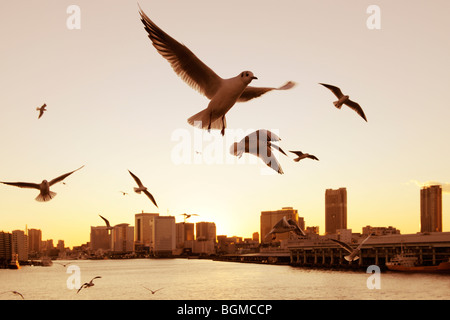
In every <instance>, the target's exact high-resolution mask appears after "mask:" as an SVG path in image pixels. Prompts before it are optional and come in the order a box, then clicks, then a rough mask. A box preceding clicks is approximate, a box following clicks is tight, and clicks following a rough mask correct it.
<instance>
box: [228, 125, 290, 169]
mask: <svg viewBox="0 0 450 320" xmlns="http://www.w3.org/2000/svg"><path fill="white" fill-rule="evenodd" d="M280 140H281V139H280V137H278V136H277V135H276V134H274V133H272V132H270V131H269V130H265V129H263V130H257V131H255V132H253V133H250V134H249V135H247V136H245V137H244V138H243V139H242V140H241V141H239V142H235V143H233V144H232V145H231V148H230V153H231V154H232V155H235V156H237V157H239V158H240V157H241V156H242V154H243V153H244V152H245V153H250V154H253V155H255V156H257V157H259V158H260V159H261V160H262V161H263V162H264V163H265V164H266V165H267V166H268V167H270V168H272V169H273V170H275V171H276V172H278V173H279V174H283V170H282V169H281V166H280V163H279V162H278V160H277V158H276V157H275V155H274V153H273V152H272V148H274V149H277V150H278V151H280V152H281V153H283V154H284V155H286V152H284V151H283V149H281V148H280V147H279V146H277V145H274V144H272V142H275V141H280Z"/></svg>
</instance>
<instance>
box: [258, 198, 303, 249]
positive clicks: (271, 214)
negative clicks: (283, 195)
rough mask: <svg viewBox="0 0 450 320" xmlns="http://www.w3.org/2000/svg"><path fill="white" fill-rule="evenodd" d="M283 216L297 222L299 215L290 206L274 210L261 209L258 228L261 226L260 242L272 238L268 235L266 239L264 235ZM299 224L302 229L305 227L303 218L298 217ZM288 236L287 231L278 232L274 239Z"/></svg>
mask: <svg viewBox="0 0 450 320" xmlns="http://www.w3.org/2000/svg"><path fill="white" fill-rule="evenodd" d="M283 217H286V219H287V220H289V219H292V220H294V221H295V222H296V223H297V224H299V217H298V210H297V209H294V208H292V207H283V208H281V210H275V211H261V217H260V228H261V233H260V236H261V243H262V242H270V241H272V238H271V237H269V238H268V239H265V237H266V235H267V234H268V233H269V232H270V230H272V228H273V226H274V225H275V224H276V223H277V222H278V221H280V220H281V219H283ZM300 222H301V225H300V224H299V227H300V228H301V229H302V230H304V229H305V222H304V221H303V218H301V219H300ZM288 238H289V233H280V234H277V237H276V240H277V241H278V240H285V239H288Z"/></svg>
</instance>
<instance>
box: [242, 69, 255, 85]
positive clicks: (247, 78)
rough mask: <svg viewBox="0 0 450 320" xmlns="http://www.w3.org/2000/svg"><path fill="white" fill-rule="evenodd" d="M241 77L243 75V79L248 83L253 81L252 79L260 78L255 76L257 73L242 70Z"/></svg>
mask: <svg viewBox="0 0 450 320" xmlns="http://www.w3.org/2000/svg"><path fill="white" fill-rule="evenodd" d="M240 77H241V79H242V81H244V82H245V83H247V84H249V83H250V82H252V80H256V79H258V78H257V77H255V75H254V74H253V72H251V71H242V72H241V74H240Z"/></svg>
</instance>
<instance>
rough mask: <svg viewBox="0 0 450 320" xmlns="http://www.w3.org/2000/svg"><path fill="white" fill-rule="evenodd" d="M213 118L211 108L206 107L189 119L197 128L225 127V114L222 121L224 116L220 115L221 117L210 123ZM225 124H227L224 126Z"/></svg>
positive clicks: (218, 128) (220, 128) (219, 128)
mask: <svg viewBox="0 0 450 320" xmlns="http://www.w3.org/2000/svg"><path fill="white" fill-rule="evenodd" d="M210 118H211V113H210V110H208V109H204V110H202V111H200V112H199V113H196V114H194V115H193V116H192V117H190V118H189V119H188V120H187V121H188V123H189V124H190V125H191V126H194V127H196V128H200V129H208V128H209V129H217V130H223V129H224V127H225V126H226V122H225V116H224V120H223V122H222V117H220V118H219V119H215V120H213V121H212V122H211V125H210V121H211V120H212V119H210ZM224 124H225V126H224Z"/></svg>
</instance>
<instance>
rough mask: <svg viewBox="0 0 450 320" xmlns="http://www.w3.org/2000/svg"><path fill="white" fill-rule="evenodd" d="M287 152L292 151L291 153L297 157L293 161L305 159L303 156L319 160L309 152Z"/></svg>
mask: <svg viewBox="0 0 450 320" xmlns="http://www.w3.org/2000/svg"><path fill="white" fill-rule="evenodd" d="M289 152H292V153H293V154H295V155H297V157H298V158H296V159H294V161H295V162H299V161H300V160H302V159H305V158H310V159H313V160H317V161H319V159H317V157H316V156H314V155H312V154H309V153H303V152H301V151H289Z"/></svg>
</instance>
